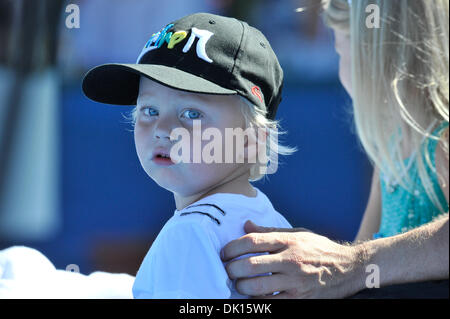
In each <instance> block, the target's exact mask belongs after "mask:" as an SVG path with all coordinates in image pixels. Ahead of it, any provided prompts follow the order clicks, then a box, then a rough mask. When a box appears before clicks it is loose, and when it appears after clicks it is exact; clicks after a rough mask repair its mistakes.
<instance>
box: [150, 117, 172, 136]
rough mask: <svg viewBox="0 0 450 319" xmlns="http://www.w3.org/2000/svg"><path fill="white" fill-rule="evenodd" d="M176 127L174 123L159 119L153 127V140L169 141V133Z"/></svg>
mask: <svg viewBox="0 0 450 319" xmlns="http://www.w3.org/2000/svg"><path fill="white" fill-rule="evenodd" d="M176 127H177V125H176V123H175V122H174V121H172V120H170V119H163V118H161V119H160V120H159V121H158V123H157V124H156V126H155V130H154V135H153V136H154V138H156V139H168V140H170V133H171V132H172V130H173V129H175V128H176Z"/></svg>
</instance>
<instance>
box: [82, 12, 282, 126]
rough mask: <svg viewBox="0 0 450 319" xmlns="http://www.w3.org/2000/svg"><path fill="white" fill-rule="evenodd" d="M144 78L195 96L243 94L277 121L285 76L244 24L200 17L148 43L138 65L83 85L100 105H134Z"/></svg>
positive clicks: (118, 67) (107, 68) (97, 74)
mask: <svg viewBox="0 0 450 319" xmlns="http://www.w3.org/2000/svg"><path fill="white" fill-rule="evenodd" d="M140 76H145V77H147V78H149V79H151V80H154V81H156V82H158V83H160V84H163V85H166V86H168V87H171V88H174V89H179V90H183V91H188V92H193V93H206V94H221V95H232V94H239V95H241V96H243V97H245V98H247V99H248V100H249V101H250V102H252V103H253V104H255V105H256V106H258V107H260V108H263V106H266V107H267V110H268V114H267V117H268V118H269V119H274V118H275V114H276V111H277V108H278V105H279V104H280V102H281V92H282V86H283V70H282V69H281V66H280V64H279V62H278V59H277V57H276V55H275V53H274V52H273V50H272V48H271V46H270V44H269V42H268V41H267V39H266V37H265V36H264V35H263V34H262V33H261V32H260V31H259V30H257V29H255V28H253V27H251V26H249V25H248V24H247V23H246V22H243V21H240V20H237V19H234V18H227V17H223V16H218V15H213V14H209V13H196V14H192V15H189V16H186V17H184V18H181V19H179V20H177V21H175V22H173V23H170V24H168V25H167V26H166V27H165V28H163V29H162V30H161V31H159V32H158V33H156V34H153V36H152V37H151V38H150V40H149V41H148V42H147V43H146V45H145V47H144V49H143V50H142V52H141V54H140V55H139V57H138V59H137V61H136V64H103V65H100V66H97V67H95V68H93V69H91V70H90V71H89V72H88V73H87V74H86V75H85V77H84V79H83V92H84V94H85V95H86V96H87V97H88V98H90V99H92V100H94V101H97V102H101V103H107V104H117V105H135V104H136V100H137V96H138V93H139V80H140Z"/></svg>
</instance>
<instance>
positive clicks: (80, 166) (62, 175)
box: [0, 0, 372, 275]
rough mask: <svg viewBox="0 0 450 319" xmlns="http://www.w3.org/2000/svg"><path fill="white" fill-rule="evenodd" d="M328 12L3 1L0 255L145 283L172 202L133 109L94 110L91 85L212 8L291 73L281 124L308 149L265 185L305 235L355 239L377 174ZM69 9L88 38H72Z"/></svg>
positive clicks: (255, 1) (275, 2) (271, 0)
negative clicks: (150, 171)
mask: <svg viewBox="0 0 450 319" xmlns="http://www.w3.org/2000/svg"><path fill="white" fill-rule="evenodd" d="M318 3H319V1H316V0H311V1H300V0H296V1H294V0H283V1H279V0H246V1H243V0H241V1H239V0H189V1H185V0H165V1H159V0H158V1H155V0H130V1H120V0H89V1H81V0H79V1H70V2H69V1H55V0H42V1H32V0H17V1H12V0H0V128H1V129H0V249H3V248H6V247H9V246H12V245H26V246H30V247H33V248H36V249H38V250H40V251H42V252H43V253H44V254H45V255H46V256H47V257H48V258H49V259H50V260H51V261H52V262H53V263H54V264H55V266H56V267H57V268H65V267H66V265H68V264H77V265H79V267H80V270H81V272H83V273H85V274H88V273H90V272H92V271H94V270H104V271H113V272H127V273H130V274H132V275H135V273H136V271H137V269H138V267H139V265H140V262H141V260H142V258H143V257H144V255H145V253H146V252H147V250H148V248H149V247H150V245H151V243H152V241H153V240H154V238H155V237H156V235H157V234H158V232H159V230H160V229H161V227H162V225H163V224H164V223H165V221H166V220H167V219H168V218H170V216H171V215H172V213H173V210H174V209H175V205H174V202H173V197H172V194H171V193H169V192H168V191H166V190H164V189H161V188H160V187H159V186H157V185H156V184H155V183H154V182H153V181H152V180H151V179H150V178H149V177H148V176H147V175H146V174H145V172H144V171H143V170H142V169H141V167H140V164H139V161H138V158H137V155H136V152H135V148H134V141H133V133H132V127H131V125H130V124H129V123H128V122H127V120H126V116H127V115H128V112H129V111H130V110H131V108H130V107H120V106H117V107H116V106H107V105H102V104H98V103H95V102H92V101H90V100H88V99H87V98H86V97H85V96H84V95H83V94H82V91H81V80H82V76H83V74H84V73H85V72H86V71H87V70H88V69H89V68H91V67H93V66H95V65H98V64H103V63H108V62H123V63H134V61H135V60H136V57H137V56H138V54H139V53H140V50H141V48H142V47H143V45H144V44H145V43H146V41H147V40H148V39H149V37H150V36H151V35H152V33H154V32H157V31H159V30H160V29H161V28H162V27H163V26H165V25H166V24H168V23H169V22H171V21H173V20H176V19H178V18H180V17H182V16H184V15H187V14H190V13H194V12H200V11H203V12H211V13H216V14H222V15H227V16H233V17H237V18H241V19H244V20H246V21H248V22H249V24H251V25H253V26H255V27H257V28H259V29H260V30H262V31H263V33H264V34H265V35H266V36H267V38H268V39H269V41H270V42H271V44H272V46H273V48H274V51H275V52H276V53H277V55H278V56H279V59H280V62H281V64H282V66H283V69H284V71H285V89H284V98H283V103H282V104H281V106H280V108H279V111H278V114H277V118H278V119H281V124H282V127H283V128H284V130H286V131H287V132H288V134H287V135H286V136H285V137H284V141H285V142H287V144H289V145H291V146H297V147H298V149H299V151H298V152H297V153H295V154H294V155H292V156H290V157H285V158H283V159H282V162H283V164H282V165H281V167H279V169H278V172H277V173H276V174H274V175H270V176H269V178H268V179H267V180H265V181H261V182H257V183H255V186H257V187H258V188H260V189H261V190H262V191H263V192H265V193H266V194H267V195H268V197H269V198H270V199H271V201H272V203H273V205H274V207H275V208H276V209H277V210H278V211H279V212H280V213H282V214H283V215H284V216H285V217H286V218H287V219H288V220H289V221H290V222H291V224H293V225H294V226H297V227H305V228H309V229H311V230H313V231H315V232H317V233H320V234H323V235H325V236H328V237H330V238H332V239H335V240H340V241H351V240H353V239H354V237H355V235H356V232H357V230H358V227H359V223H360V221H361V217H362V214H363V212H364V209H365V206H366V201H367V198H368V192H369V187H370V178H371V174H372V170H371V166H370V164H369V163H368V161H367V158H366V157H365V155H364V153H363V152H362V151H361V148H360V146H359V144H358V140H357V137H356V135H355V134H354V132H353V123H352V116H351V101H350V99H349V97H348V96H347V94H346V93H345V91H344V89H343V88H342V86H341V85H340V83H339V80H338V56H337V54H336V53H335V51H334V42H333V34H332V32H331V30H329V29H327V28H326V27H325V26H324V25H323V22H322V20H321V17H320V7H319V6H318ZM69 4H76V5H77V6H78V8H79V17H80V20H79V22H80V24H79V28H76V27H75V28H69V27H68V26H71V25H72V26H73V25H74V23H75V22H76V21H75V20H70V21H69V24H67V19H72V16H70V15H71V14H73V13H74V11H71V10H69V9H70V7H69V8H68V7H67V6H68V5H69ZM298 7H305V8H306V10H305V11H304V12H302V13H297V12H295V9H296V8H298ZM66 10H67V12H66ZM75 24H76V23H75Z"/></svg>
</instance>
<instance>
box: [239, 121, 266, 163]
mask: <svg viewBox="0 0 450 319" xmlns="http://www.w3.org/2000/svg"><path fill="white" fill-rule="evenodd" d="M268 136H269V132H268V130H266V129H263V128H258V129H252V130H250V133H249V134H246V135H245V144H244V151H245V152H244V160H245V162H246V163H256V162H257V160H258V158H259V157H258V153H259V152H264V153H265V152H266V145H267V138H268ZM260 160H261V159H260Z"/></svg>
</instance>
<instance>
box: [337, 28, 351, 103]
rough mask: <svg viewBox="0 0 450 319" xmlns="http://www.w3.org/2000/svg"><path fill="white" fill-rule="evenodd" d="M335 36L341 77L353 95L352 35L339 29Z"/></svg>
mask: <svg viewBox="0 0 450 319" xmlns="http://www.w3.org/2000/svg"><path fill="white" fill-rule="evenodd" d="M334 36H335V47H336V52H337V53H338V54H339V56H340V61H339V79H340V80H341V83H342V85H343V86H344V88H345V90H346V91H347V92H348V94H350V95H352V78H351V54H350V51H351V50H350V36H349V35H348V34H346V33H344V32H342V31H339V30H335V31H334Z"/></svg>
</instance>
